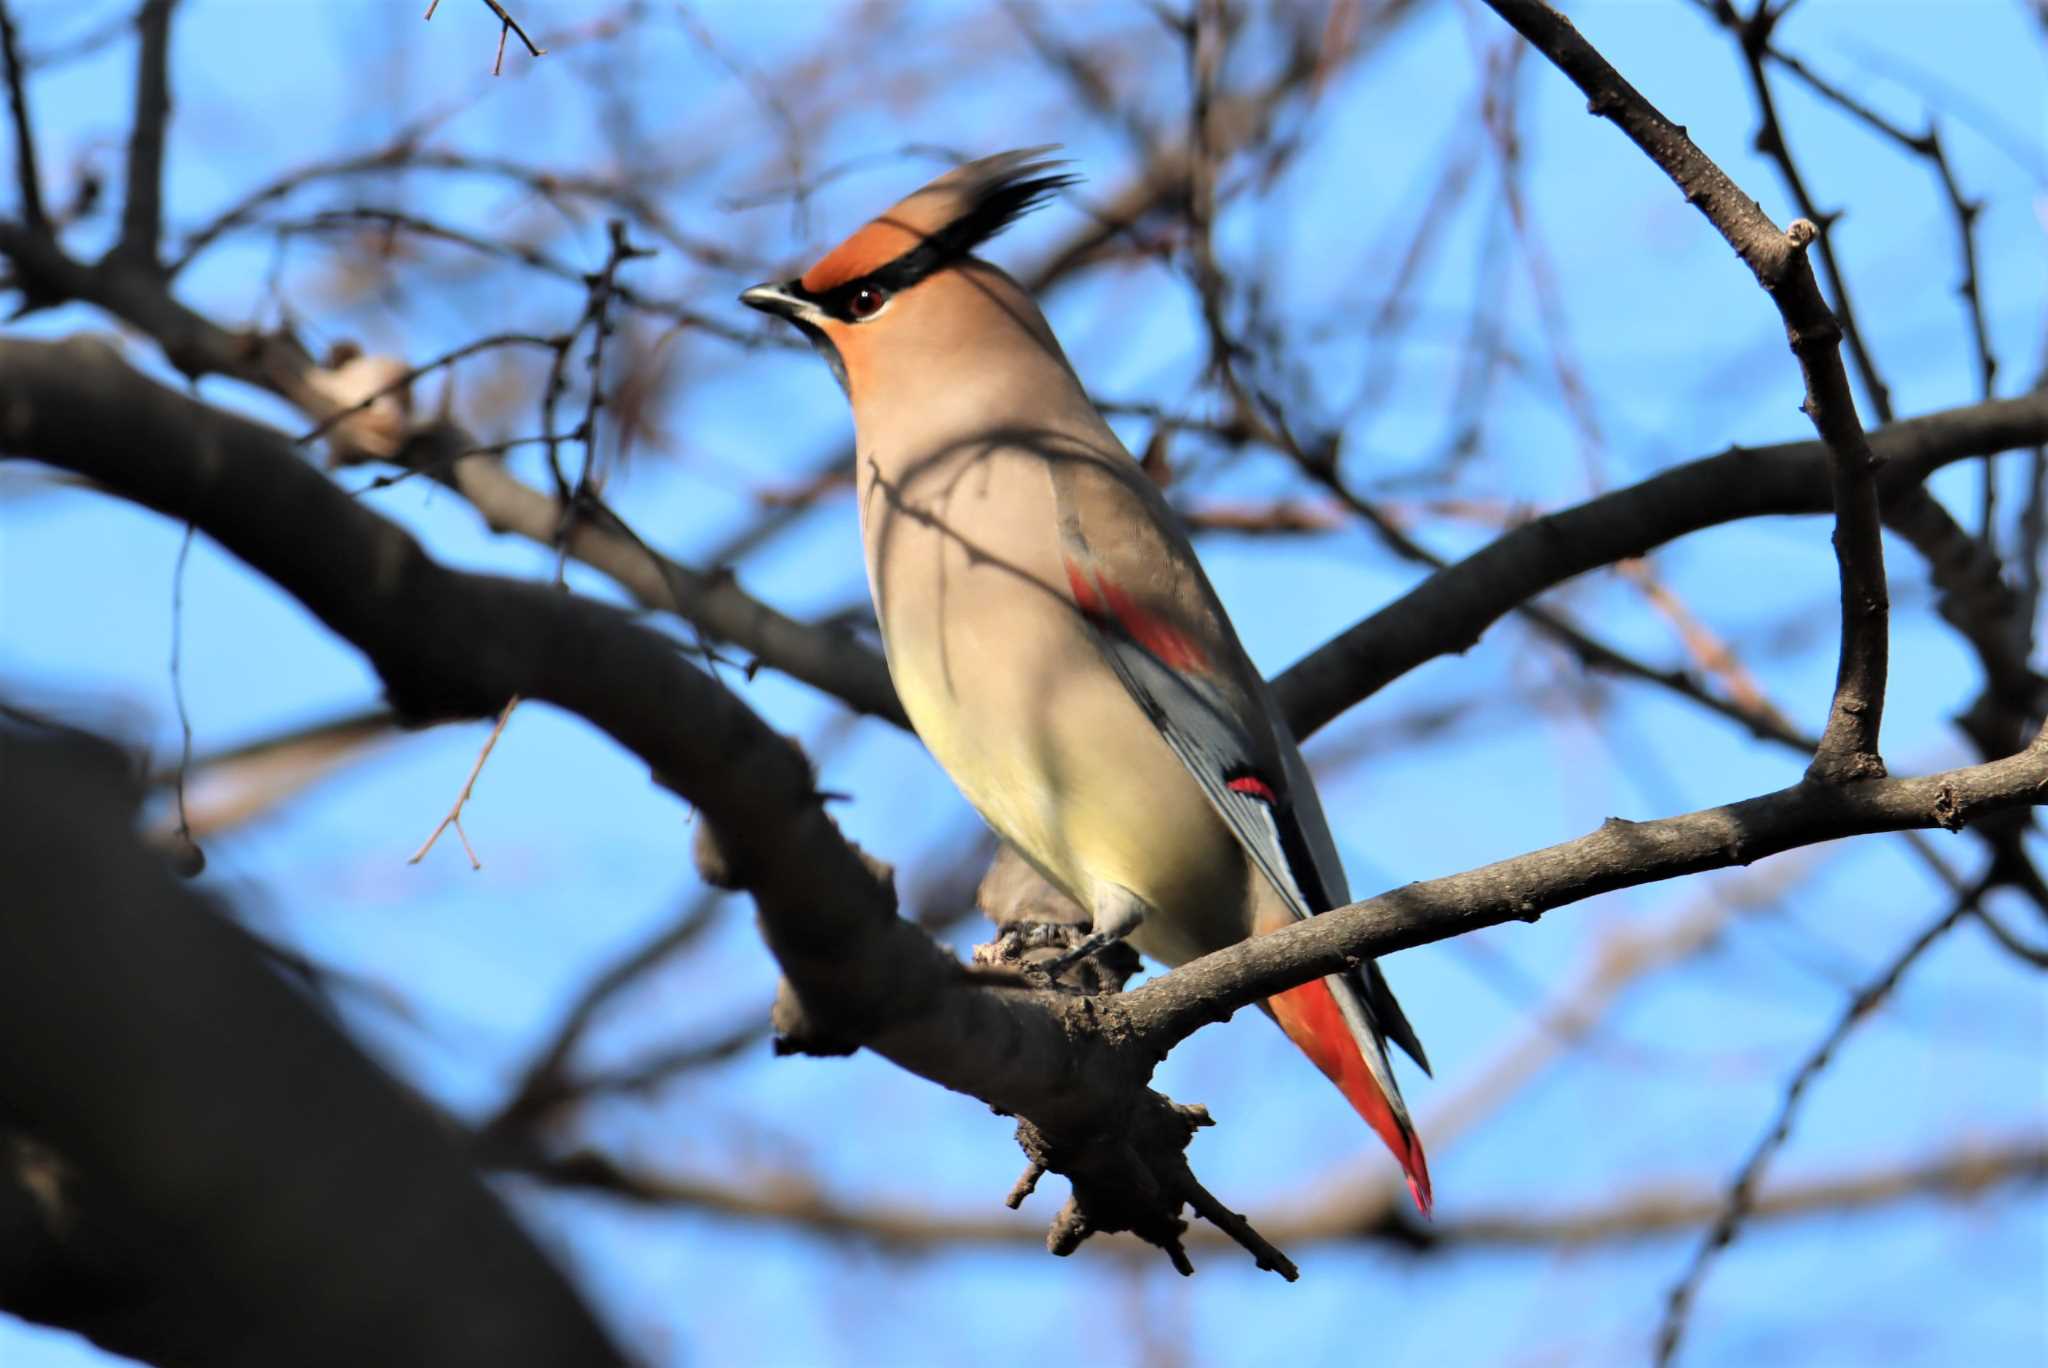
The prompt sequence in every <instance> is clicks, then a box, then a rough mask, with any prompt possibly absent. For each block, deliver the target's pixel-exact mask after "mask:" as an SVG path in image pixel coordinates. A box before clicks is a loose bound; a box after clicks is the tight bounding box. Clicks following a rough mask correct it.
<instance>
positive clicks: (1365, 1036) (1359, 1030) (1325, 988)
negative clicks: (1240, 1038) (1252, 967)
mask: <svg viewBox="0 0 2048 1368" xmlns="http://www.w3.org/2000/svg"><path fill="white" fill-rule="evenodd" d="M1382 986H1384V985H1382ZM1266 1008H1267V1010H1268V1011H1270V1012H1272V1014H1273V1018H1274V1020H1276V1021H1278V1022H1279V1023H1280V1029H1282V1030H1283V1031H1285V1032H1287V1035H1288V1038H1289V1039H1291V1040H1292V1041H1293V1042H1294V1043H1295V1044H1296V1045H1298V1046H1300V1047H1301V1050H1302V1053H1304V1054H1306V1055H1307V1056H1308V1057H1309V1059H1310V1060H1311V1061H1313V1062H1314V1064H1315V1066H1316V1067H1317V1068H1319V1069H1321V1070H1322V1071H1323V1073H1324V1074H1325V1075H1326V1076H1327V1077H1328V1078H1329V1080H1330V1081H1331V1082H1332V1083H1335V1084H1336V1085H1337V1090H1338V1091H1339V1092H1341V1093H1343V1094H1344V1097H1345V1099H1346V1100H1347V1101H1349V1102H1350V1103H1351V1105H1352V1107H1353V1108H1354V1109H1356V1110H1357V1112H1358V1114H1359V1115H1360V1116H1362V1117H1364V1118H1365V1121H1366V1124H1367V1125H1369V1126H1371V1127H1372V1128H1373V1130H1375V1131H1376V1132H1378V1133H1379V1137H1380V1139H1381V1140H1382V1141H1383V1142H1385V1144H1386V1147H1387V1148H1388V1149H1389V1150H1391V1151H1392V1152H1393V1155H1394V1158H1396V1159H1397V1160H1399V1161H1400V1164H1401V1171H1402V1172H1403V1173H1404V1174H1405V1175H1406V1176H1407V1179H1408V1191H1409V1193H1410V1194H1411V1195H1412V1196H1413V1197H1414V1198H1415V1205H1416V1207H1417V1209H1419V1210H1420V1211H1421V1212H1422V1214H1423V1215H1424V1216H1428V1215H1429V1212H1430V1207H1431V1205H1432V1202H1433V1198H1432V1195H1431V1193H1430V1188H1429V1162H1428V1160H1427V1159H1425V1158H1424V1157H1423V1153H1422V1141H1421V1140H1420V1139H1419V1138H1417V1136H1416V1134H1415V1126H1414V1123H1413V1122H1411V1121H1410V1120H1409V1118H1408V1108H1407V1106H1406V1105H1405V1104H1404V1103H1403V1102H1402V1100H1401V1089H1400V1086H1399V1085H1398V1084H1396V1083H1395V1081H1394V1072H1393V1061H1392V1060H1391V1059H1389V1058H1388V1057H1387V1047H1386V1042H1385V1038H1384V1037H1383V1036H1382V1035H1381V1034H1380V1032H1379V1030H1378V1028H1377V1027H1376V1025H1375V1024H1374V1020H1373V1018H1372V1016H1371V1014H1370V1013H1371V1008H1370V1007H1369V1006H1368V1005H1367V1001H1366V1000H1365V999H1363V998H1362V997H1361V996H1360V995H1359V993H1358V990H1357V989H1356V988H1355V987H1353V985H1352V984H1351V983H1350V981H1349V980H1347V979H1343V978H1338V977H1334V976H1333V977H1330V978H1325V979H1318V980H1317V981H1315V982H1314V983H1304V984H1303V985H1301V987H1299V988H1290V989H1288V990H1287V991H1286V992H1284V993H1281V994H1278V995H1277V996H1274V997H1271V998H1268V999H1266ZM1347 1008H1348V1009H1349V1010H1347ZM1408 1034H1409V1035H1411V1036H1412V1035H1413V1034H1414V1033H1413V1032H1412V1031H1410V1032H1409V1033H1408ZM1418 1062H1420V1061H1418Z"/></svg>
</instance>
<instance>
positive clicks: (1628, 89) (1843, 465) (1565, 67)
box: [1487, 0, 1889, 783]
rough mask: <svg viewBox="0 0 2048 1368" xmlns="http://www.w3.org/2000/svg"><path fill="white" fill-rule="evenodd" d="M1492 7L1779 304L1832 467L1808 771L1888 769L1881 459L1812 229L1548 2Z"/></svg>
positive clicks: (1850, 774)
mask: <svg viewBox="0 0 2048 1368" xmlns="http://www.w3.org/2000/svg"><path fill="white" fill-rule="evenodd" d="M1487 3H1488V4H1490V5H1491V6H1492V7H1493V9H1494V10H1495V12H1496V13H1498V14H1499V15H1500V16H1501V17H1502V18H1503V19H1505V20H1507V21H1508V23H1510V24H1511V25H1513V26H1514V27H1515V29H1516V30H1517V31H1518V32H1520V33H1521V34H1522V36H1523V37H1525V38H1527V39H1528V40H1529V41H1530V42H1531V43H1533V44H1535V45H1536V47H1537V49H1538V50H1539V51H1541V52H1542V53H1543V54H1544V55H1545V56H1546V57H1548V58H1549V59H1550V60H1551V62H1552V63H1554V64H1555V65H1556V66H1557V68H1558V69H1559V70H1560V71H1562V72H1563V73H1564V74H1565V75H1566V76H1568V77H1570V78H1571V80H1572V82H1573V83H1574V84H1576V85H1577V86H1578V87H1579V88H1580V89H1581V90H1583V91H1584V92H1585V93H1586V96H1587V109H1588V111H1589V112H1590V113H1593V114H1596V115H1599V116H1601V117H1603V118H1606V119H1609V120H1612V121H1613V123H1614V124H1615V126H1616V127H1618V128H1619V129H1621V130H1622V132H1623V133H1625V134H1627V135H1628V137H1629V139H1630V140H1631V141H1633V142H1634V143H1635V144H1636V146H1638V147H1639V148H1641V149H1642V150H1643V152H1644V153H1645V155H1647V156H1648V157H1649V158H1650V160H1651V161H1653V162H1655V163H1656V164H1657V166H1658V167H1659V168H1660V169H1661V170H1663V171H1664V173H1665V174H1666V175H1668V176H1670V177H1671V179H1672V180H1673V181H1674V182H1675V183H1676V184H1677V185H1678V187H1679V188H1680V189H1681V190H1682V191H1684V193H1685V197H1686V200H1687V202H1688V203H1691V204H1693V205H1694V206H1695V207H1697V208H1698V209H1699V211H1700V212H1701V213H1702V214H1704V215H1705V216H1706V218H1707V220H1708V221H1709V222H1710V223H1712V224H1713V225H1714V227H1715V228H1716V229H1717V230H1718V231H1719V232H1720V233H1721V235H1722V237H1723V238H1725V239H1726V240H1727V241H1728V244H1729V245H1730V246H1731V247H1733V248H1734V249H1735V252H1736V255H1738V256H1739V257H1741V258H1742V260H1743V262H1744V263H1745V264H1747V265H1748V266H1749V268H1750V269H1751V271H1753V272H1754V273H1755V275H1756V278H1757V283H1758V284H1760V285H1762V286H1763V287H1764V290H1765V291H1766V292H1767V293H1768V294H1769V295H1770V297H1771V300H1772V302H1773V303H1775V304H1776V305H1777V307H1778V312H1779V314H1780V315H1781V316H1782V317H1783V319H1784V321H1785V334H1786V338H1787V340H1788V341H1789V342H1790V343H1791V346H1792V352H1793V355H1795V356H1796V357H1797V358H1798V360H1799V366H1800V370H1801V371H1802V373H1803V374H1804V376H1805V380H1806V399H1805V401H1804V403H1803V404H1802V405H1801V407H1802V408H1803V409H1804V410H1805V412H1806V415H1807V417H1809V418H1810V419H1812V420H1813V425H1814V427H1815V429H1816V430H1818V431H1819V433H1820V436H1821V440H1822V441H1823V442H1825V443H1826V444H1827V447H1828V452H1829V454H1830V455H1831V456H1832V458H1833V470H1834V487H1835V519H1836V528H1835V559H1836V563H1837V567H1838V570H1839V574H1840V579H1841V598H1842V649H1841V657H1840V661H1839V663H1838V666H1837V669H1836V674H1835V695H1834V699H1833V702H1832V703H1831V704H1830V706H1829V708H1828V721H1827V727H1826V729H1825V730H1824V731H1823V732H1822V735H1821V740H1820V746H1819V748H1818V749H1817V750H1816V751H1815V753H1814V760H1813V764H1812V766H1810V767H1809V770H1808V774H1809V776H1810V777H1811V778H1813V779H1815V780H1816V781H1818V782H1823V783H1843V782H1847V781H1850V780H1855V779H1864V778H1872V777H1875V776H1878V775H1881V774H1883V773H1884V763H1883V761H1882V760H1880V759H1879V757H1878V732H1879V726H1880V723H1881V721H1882V719H1883V713H1884V687H1885V673H1886V661H1887V644H1886V641H1887V635H1888V633H1887V623H1888V617H1889V612H1888V609H1889V604H1888V599H1887V596H1886V592H1885V582H1884V550H1883V546H1882V544H1881V541H1880V539H1879V532H1878V503H1877V483H1876V479H1875V461H1874V459H1873V457H1872V456H1871V452H1870V443H1869V440H1868V438H1867V437H1866V436H1865V435H1864V432H1863V425H1862V423H1861V422H1860V421H1859V420H1858V418H1857V416H1856V403H1855V400H1854V398H1853V397H1852V396H1851V395H1850V393H1849V380H1848V375H1847V373H1846V372H1845V371H1844V370H1843V368H1842V358H1841V350H1840V346H1839V344H1840V341H1841V337H1842V329H1841V325H1840V324H1839V323H1838V322H1837V321H1836V319H1835V317H1834V315H1833V314H1832V313H1830V312H1829V310H1828V305H1827V301H1826V300H1825V299H1823V298H1822V296H1821V293H1820V287H1819V285H1818V284H1817V283H1816V282H1815V280H1814V275H1813V269H1812V267H1811V266H1810V265H1809V264H1808V262H1807V259H1806V248H1807V246H1808V244H1810V243H1811V242H1812V241H1813V239H1814V235H1815V233H1816V232H1817V229H1816V228H1815V227H1814V225H1813V224H1811V223H1808V222H1807V221H1805V220H1803V219H1802V220H1797V221H1795V222H1794V223H1793V224H1792V226H1791V227H1790V228H1789V229H1787V230H1786V231H1784V232H1780V231H1778V228H1777V225H1776V224H1774V223H1772V222H1771V220H1770V218H1769V216H1768V215H1766V214H1765V213H1764V212H1763V210H1762V209H1761V208H1760V207H1759V206H1758V205H1757V203H1756V201H1755V200H1753V199H1751V198H1750V197H1749V196H1747V195H1745V194H1743V193H1742V190H1741V189H1740V187H1738V186H1737V185H1736V184H1735V182H1734V181H1732V180H1730V179H1729V178H1728V176H1727V174H1726V173H1724V172H1723V171H1722V170H1721V168H1720V167H1719V166H1717V165H1716V164H1715V163H1714V161H1713V160H1712V159H1711V158H1710V157H1708V156H1707V155H1706V153H1704V152H1702V151H1701V150H1700V149H1699V148H1698V147H1697V146H1696V145H1695V144H1694V143H1693V141H1692V139H1691V138H1689V137H1687V136H1686V133H1685V130H1684V129H1682V128H1680V127H1678V126H1677V125H1676V124H1674V123H1672V122H1671V121H1670V120H1669V119H1667V118H1665V117H1664V115H1663V114H1661V113H1660V112H1658V110H1657V109H1656V108H1655V107H1654V106H1652V105H1651V104H1650V102H1649V101H1648V100H1646V99H1644V98H1643V96H1642V95H1641V93H1640V92H1638V91H1637V90H1636V88H1635V87H1634V86H1632V85H1630V84H1629V83H1628V82H1627V81H1626V80H1624V79H1623V78H1622V76H1621V74H1620V73H1619V72H1617V71H1616V70H1615V69H1614V68H1613V67H1612V66H1611V65H1609V64H1608V62H1607V59H1606V58H1604V57H1602V56H1601V55H1600V54H1599V53H1598V52H1597V51H1595V50H1594V48H1593V46H1592V44H1590V43H1588V42H1587V41H1586V40H1585V39H1584V38H1582V37H1580V36H1579V32H1578V30H1577V29H1575V28H1573V27H1572V25H1571V23H1570V21H1568V20H1567V19H1565V17H1564V16H1563V15H1561V14H1559V13H1558V12H1557V11H1556V10H1554V9H1552V8H1551V7H1550V6H1549V5H1547V4H1545V3H1543V0H1487Z"/></svg>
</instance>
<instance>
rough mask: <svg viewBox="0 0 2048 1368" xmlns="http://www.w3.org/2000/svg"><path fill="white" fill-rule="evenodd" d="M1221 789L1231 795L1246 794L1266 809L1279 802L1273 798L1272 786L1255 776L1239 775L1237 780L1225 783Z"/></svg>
mask: <svg viewBox="0 0 2048 1368" xmlns="http://www.w3.org/2000/svg"><path fill="white" fill-rule="evenodd" d="M1223 787H1225V788H1227V789H1229V790H1230V791H1231V792H1232V793H1243V794H1248V795H1249V796H1251V797H1253V798H1256V799H1258V800H1259V801H1260V802H1262V803H1264V804H1266V805H1267V806H1268V807H1271V806H1272V805H1273V804H1275V803H1277V802H1279V801H1280V800H1279V799H1278V798H1277V797H1275V796H1274V793H1273V789H1272V786H1271V785H1269V784H1268V783H1267V782H1266V781H1265V780H1263V779H1261V778H1259V776H1258V775H1256V774H1240V775H1238V776H1237V778H1235V779H1231V780H1228V781H1226V782H1225V783H1224V785H1223Z"/></svg>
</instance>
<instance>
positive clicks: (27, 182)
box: [0, 0, 50, 234]
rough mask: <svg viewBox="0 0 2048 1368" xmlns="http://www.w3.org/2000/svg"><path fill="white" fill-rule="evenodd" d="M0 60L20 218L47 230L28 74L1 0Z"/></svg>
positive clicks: (9, 15) (36, 230)
mask: <svg viewBox="0 0 2048 1368" xmlns="http://www.w3.org/2000/svg"><path fill="white" fill-rule="evenodd" d="M0 64H4V65H5V67H6V69H7V70H6V75H7V103H8V107H9V108H10V110H11V111H12V112H13V115H14V173H15V183H16V184H17V185H18V186H20V188H21V221H22V223H23V224H24V225H25V226H26V227H27V228H28V230H29V231H30V232H31V233H42V234H47V233H48V232H49V231H50V220H49V216H48V215H47V214H46V213H44V211H43V178H42V174H41V173H40V172H39V171H37V169H36V134H35V124H34V123H33V122H32V121H31V120H30V118H29V109H28V81H27V74H26V73H25V72H23V71H22V69H21V44H20V40H19V37H18V35H17V34H16V32H15V29H14V15H13V14H12V13H10V12H9V10H8V8H7V6H6V4H5V3H4V0H0Z"/></svg>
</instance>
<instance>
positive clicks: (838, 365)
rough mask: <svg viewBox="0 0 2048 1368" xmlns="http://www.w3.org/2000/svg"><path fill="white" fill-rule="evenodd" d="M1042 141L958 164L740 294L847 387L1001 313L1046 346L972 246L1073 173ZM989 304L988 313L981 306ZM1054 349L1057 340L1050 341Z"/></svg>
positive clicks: (995, 324) (997, 324)
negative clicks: (787, 327)
mask: <svg viewBox="0 0 2048 1368" xmlns="http://www.w3.org/2000/svg"><path fill="white" fill-rule="evenodd" d="M1051 150H1052V149H1051V148H1049V147H1032V148H1024V149H1020V150H1018V151H1015V152H1002V153H998V154H997V155H995V156H993V157H983V158H982V159H981V160H979V161H973V162H969V163H967V164H966V165H965V166H962V167H958V168H956V169H954V170H952V171H949V172H947V173H946V174H945V175H943V176H940V177H939V178H938V179H937V180H935V181H933V182H931V183H930V184H929V185H927V186H925V187H924V188H923V189H921V190H918V191H916V192H915V193H913V194H911V195H910V196H908V197H907V198H905V199H903V200H900V201H899V202H897V203H896V204H895V205H894V206H892V207H891V208H889V209H888V210H887V211H885V212H884V213H883V214H881V215H880V216H879V217H878V218H875V219H874V220H872V221H871V222H869V223H868V224H867V225H866V226H865V227H863V228H862V229H861V230H860V231H859V232H857V233H855V234H854V235H853V236H852V237H850V238H848V239H846V241H844V242H842V243H840V244H839V245H838V246H837V247H835V248H833V249H832V250H831V251H830V252H828V253H826V254H825V256H824V257H823V258H822V259H821V260H819V262H818V264H817V265H815V266H813V267H811V269H810V270H808V271H806V272H804V273H803V274H802V275H801V276H798V277H796V278H795V279H793V280H785V281H780V282H771V283H768V284H762V285H756V286H754V287H753V288H752V289H750V290H747V291H745V292H744V293H743V294H741V295H740V302H741V303H743V304H747V305H749V306H751V307H753V308H756V309H759V310H761V311H762V312H763V313H771V314H774V315H776V316H777V317H780V318H785V319H787V320H788V321H789V322H791V323H792V324H794V325H795V326H796V327H797V329H798V330H799V331H801V332H802V333H803V334H804V336H805V337H806V338H808V339H810V341H811V343H812V345H813V346H815V347H817V348H818V350H819V351H820V352H822V353H823V354H824V356H825V359H826V361H827V362H828V363H829V364H830V365H831V367H832V371H833V374H834V375H836V376H837V377H838V379H839V383H840V384H841V385H842V386H843V387H845V388H846V390H847V391H848V393H850V394H857V392H858V391H859V389H860V388H861V387H862V382H863V377H864V376H871V375H875V374H877V373H879V372H881V371H883V370H884V369H885V365H884V362H885V359H886V358H888V357H891V356H899V357H906V358H909V357H920V358H922V359H923V360H926V361H928V360H929V358H930V353H931V352H933V351H937V350H946V349H951V348H954V347H957V346H959V345H961V344H962V343H963V342H969V341H971V339H972V338H974V337H975V336H976V335H977V334H985V333H988V332H990V331H993V330H1002V323H1003V318H1004V316H1005V315H1007V317H1008V319H1009V321H1010V322H1011V323H1013V324H1015V325H1019V326H1022V327H1023V328H1024V329H1025V330H1026V331H1028V332H1030V333H1031V334H1033V336H1034V337H1035V338H1041V339H1042V342H1043V343H1045V344H1051V333H1050V332H1049V331H1047V330H1046V327H1045V322H1044V320H1043V319H1042V318H1041V317H1040V316H1039V314H1038V310H1037V308H1036V307H1035V306H1034V305H1032V304H1031V303H1030V301H1029V299H1028V298H1027V297H1025V296H1024V295H1023V292H1022V291H1021V290H1020V289H1018V288H1017V286H1016V285H1015V284H1014V283H1013V282H1011V281H1010V280H1009V278H1008V277H1007V276H1004V275H1003V274H1002V273H1001V272H1000V271H997V270H996V269H995V268H994V267H992V266H989V265H987V263H985V262H981V261H977V260H975V258H974V255H973V253H974V250H975V249H976V248H977V247H979V246H980V245H981V244H982V243H984V242H986V241H988V240H989V239H990V238H992V237H994V236H995V235H996V234H997V233H999V232H1001V231H1002V230H1003V229H1004V228H1005V227H1007V226H1009V224H1011V223H1012V222H1014V221H1015V220H1016V219H1018V218H1019V217H1021V216H1022V215H1024V214H1026V213H1028V212H1030V211H1031V210H1032V209H1033V208H1036V207H1037V206H1038V204H1039V203H1040V202H1042V201H1043V200H1044V199H1045V197H1046V196H1047V195H1050V194H1052V193H1053V192H1054V191H1057V190H1059V189H1061V188H1063V187H1065V186H1068V185H1072V184H1073V183H1074V182H1075V181H1076V180H1077V179H1078V178H1077V177H1074V176H1070V175H1065V174H1062V173H1060V172H1059V171H1057V170H1056V168H1057V167H1059V166H1060V165H1061V163H1060V162H1058V161H1056V160H1052V159H1049V158H1048V157H1047V156H1046V155H1045V154H1046V153H1048V152H1050V151H1051ZM990 311H993V312H990ZM1052 345H1053V349H1054V351H1055V352H1057V346H1056V344H1052Z"/></svg>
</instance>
